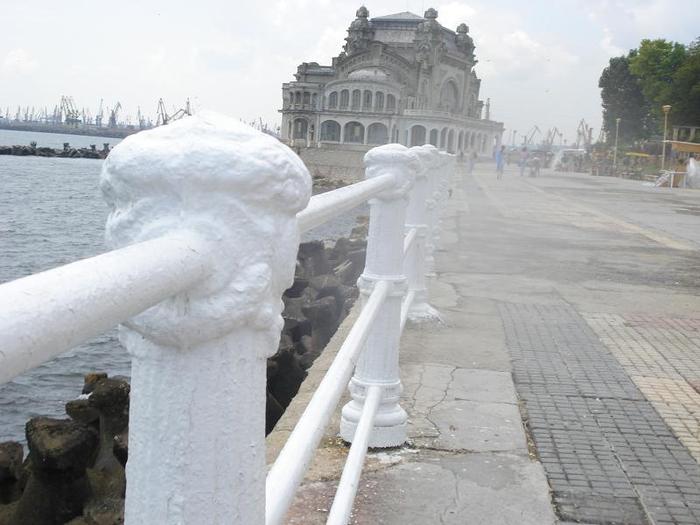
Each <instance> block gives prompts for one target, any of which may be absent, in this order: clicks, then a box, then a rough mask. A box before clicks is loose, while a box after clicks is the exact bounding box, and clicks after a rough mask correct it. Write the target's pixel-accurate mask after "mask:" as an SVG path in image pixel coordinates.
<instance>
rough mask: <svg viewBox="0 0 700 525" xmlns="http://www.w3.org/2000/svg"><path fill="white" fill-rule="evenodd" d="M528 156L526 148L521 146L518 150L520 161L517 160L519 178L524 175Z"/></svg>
mask: <svg viewBox="0 0 700 525" xmlns="http://www.w3.org/2000/svg"><path fill="white" fill-rule="evenodd" d="M529 156H530V154H529V153H528V152H527V148H526V147H525V146H523V149H521V150H520V159H519V160H518V165H519V166H520V176H521V177H522V176H523V175H525V167H526V166H527V159H528V157H529Z"/></svg>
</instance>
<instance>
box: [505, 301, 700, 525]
mask: <svg viewBox="0 0 700 525" xmlns="http://www.w3.org/2000/svg"><path fill="white" fill-rule="evenodd" d="M500 313H501V317H502V320H503V323H504V329H505V332H506V343H507V345H508V348H509V350H510V352H511V356H512V359H513V376H514V380H515V384H516V387H517V390H518V393H519V395H520V397H521V399H522V401H523V402H524V410H525V414H524V417H526V419H527V423H528V426H529V430H530V433H531V437H532V439H533V441H534V444H535V446H536V449H537V453H538V456H539V458H540V460H541V461H542V464H543V465H544V468H545V471H546V473H547V477H548V479H549V482H550V485H551V488H552V492H553V495H552V496H553V502H554V504H555V506H556V508H557V511H558V514H559V516H560V518H561V519H563V520H570V521H580V522H584V523H605V524H607V523H610V524H613V523H626V524H627V523H629V524H645V523H657V524H662V523H664V524H665V523H700V466H698V463H697V461H696V459H695V458H693V456H692V455H691V452H692V451H697V449H698V447H697V419H696V418H697V417H698V414H700V412H699V411H698V410H697V408H699V407H700V405H698V404H697V402H698V395H697V393H695V391H694V390H693V389H692V388H690V387H689V386H688V383H687V382H685V379H684V376H683V375H682V374H683V373H686V374H691V375H692V370H700V367H697V366H693V363H688V360H692V359H698V358H699V356H698V355H697V354H696V355H694V356H691V354H692V353H693V350H697V349H698V348H697V341H694V342H693V341H692V339H691V338H690V337H688V336H687V335H683V334H684V330H683V328H688V329H689V331H688V333H690V334H692V333H696V334H697V332H693V330H697V328H696V327H697V320H666V321H665V322H663V321H659V320H654V321H653V322H651V323H649V324H647V323H646V322H645V321H647V320H649V321H651V320H650V319H645V318H644V317H636V318H634V317H632V318H630V321H629V324H630V326H626V325H625V320H624V319H623V318H622V317H620V316H614V315H613V316H611V315H593V316H590V322H591V325H592V326H594V327H595V328H596V331H594V330H593V329H592V328H591V326H589V324H588V323H587V322H586V319H585V318H584V317H583V316H581V315H579V314H578V312H577V311H576V310H575V309H574V308H573V307H571V306H570V305H568V304H566V303H564V302H562V304H560V305H548V306H543V305H532V304H529V305H523V304H513V303H506V302H504V303H501V305H500ZM635 319H636V320H635ZM679 328H680V329H679ZM596 332H599V333H601V334H603V341H601V340H600V339H599V338H598V336H597V333H596ZM642 334H643V335H642ZM655 338H656V339H657V340H658V339H659V338H662V342H661V344H660V345H659V346H655V345H654V344H653V343H650V340H651V341H654V339H655ZM670 341H673V344H674V345H675V346H673V347H672V348H674V350H672V351H670V352H669V353H668V355H667V356H666V357H667V359H665V358H664V356H662V355H660V352H659V350H658V348H664V349H667V348H669V347H671V345H670V344H669V343H670ZM657 342H658V341H657ZM603 343H605V344H603ZM608 344H609V345H610V348H611V349H612V351H611V350H609V349H608V348H607V347H606V345H608ZM618 357H619V358H620V361H618V359H617V358H618ZM621 363H622V364H621ZM649 371H651V375H646V376H645V375H643V374H644V372H649ZM657 372H659V373H658V374H657ZM628 374H629V375H628ZM683 385H685V386H683ZM691 391H692V392H691ZM645 396H646V398H645ZM676 398H677V399H678V400H679V401H680V402H676ZM662 416H663V417H662ZM669 427H670V428H669ZM674 433H675V435H674ZM684 445H685V446H684ZM691 445H692V448H691ZM686 447H687V448H686Z"/></svg>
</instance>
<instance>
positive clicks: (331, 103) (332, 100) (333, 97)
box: [328, 91, 338, 108]
mask: <svg viewBox="0 0 700 525" xmlns="http://www.w3.org/2000/svg"><path fill="white" fill-rule="evenodd" d="M337 106H338V92H337V91H334V92H333V93H331V94H330V96H329V97H328V107H329V108H336V107H337Z"/></svg>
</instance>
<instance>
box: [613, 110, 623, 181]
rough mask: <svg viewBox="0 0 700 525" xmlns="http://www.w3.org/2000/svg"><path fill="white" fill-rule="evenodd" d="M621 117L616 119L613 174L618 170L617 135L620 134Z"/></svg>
mask: <svg viewBox="0 0 700 525" xmlns="http://www.w3.org/2000/svg"><path fill="white" fill-rule="evenodd" d="M620 120H622V119H621V118H620V117H617V118H616V119H615V151H614V152H613V175H614V174H615V172H616V171H617V137H618V135H619V134H620Z"/></svg>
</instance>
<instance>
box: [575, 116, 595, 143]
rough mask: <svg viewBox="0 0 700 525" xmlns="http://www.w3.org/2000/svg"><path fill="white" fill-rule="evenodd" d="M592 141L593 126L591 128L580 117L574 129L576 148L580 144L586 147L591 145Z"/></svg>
mask: <svg viewBox="0 0 700 525" xmlns="http://www.w3.org/2000/svg"><path fill="white" fill-rule="evenodd" d="M592 142H593V128H591V127H590V126H589V125H588V124H587V123H586V121H585V120H584V119H581V122H579V123H578V128H577V129H576V149H580V148H581V146H583V147H585V148H586V149H588V148H590V147H591V143H592Z"/></svg>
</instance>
